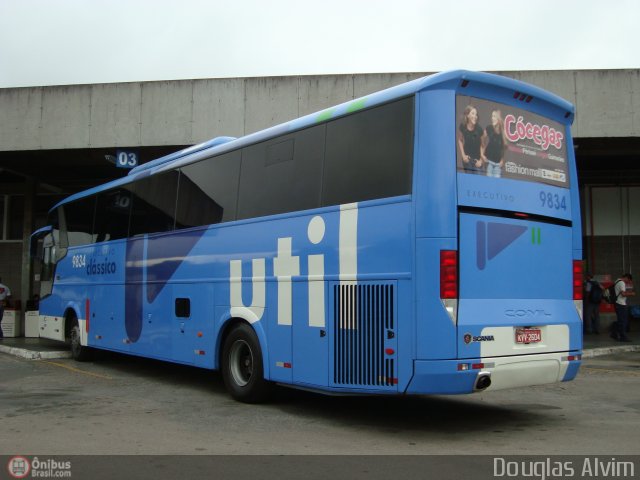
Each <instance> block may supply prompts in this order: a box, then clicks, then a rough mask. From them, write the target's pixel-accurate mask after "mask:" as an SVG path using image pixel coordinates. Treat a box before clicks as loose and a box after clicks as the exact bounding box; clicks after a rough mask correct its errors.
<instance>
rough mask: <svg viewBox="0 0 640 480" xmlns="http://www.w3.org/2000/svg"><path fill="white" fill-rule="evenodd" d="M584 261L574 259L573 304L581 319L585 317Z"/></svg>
mask: <svg viewBox="0 0 640 480" xmlns="http://www.w3.org/2000/svg"><path fill="white" fill-rule="evenodd" d="M582 273H583V271H582V261H581V260H574V261H573V304H574V305H575V306H576V311H577V312H578V315H579V316H580V320H582V319H583V318H584V312H583V307H584V306H583V304H582Z"/></svg>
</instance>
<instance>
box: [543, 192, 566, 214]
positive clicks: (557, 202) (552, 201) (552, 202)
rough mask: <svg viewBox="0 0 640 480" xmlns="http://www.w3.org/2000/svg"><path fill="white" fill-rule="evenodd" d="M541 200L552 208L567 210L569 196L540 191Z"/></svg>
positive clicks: (544, 204)
mask: <svg viewBox="0 0 640 480" xmlns="http://www.w3.org/2000/svg"><path fill="white" fill-rule="evenodd" d="M540 202H541V203H542V206H543V207H546V208H549V209H552V210H566V209H567V197H566V196H564V195H559V194H557V193H551V192H540Z"/></svg>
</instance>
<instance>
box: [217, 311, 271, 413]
mask: <svg viewBox="0 0 640 480" xmlns="http://www.w3.org/2000/svg"><path fill="white" fill-rule="evenodd" d="M221 363H222V378H223V380H224V385H225V387H226V388H227V391H228V392H229V394H230V395H231V396H232V397H233V398H234V399H236V400H238V401H240V402H244V403H260V402H264V401H265V400H267V399H268V397H269V394H270V390H271V383H270V382H268V381H267V380H265V378H264V368H263V364H262V349H261V348H260V342H259V341H258V336H257V335H256V333H255V332H254V331H253V328H251V326H250V325H248V324H246V323H240V324H238V325H236V326H235V327H234V328H233V330H231V332H229V335H227V338H226V339H225V342H224V345H223V348H222V362H221Z"/></svg>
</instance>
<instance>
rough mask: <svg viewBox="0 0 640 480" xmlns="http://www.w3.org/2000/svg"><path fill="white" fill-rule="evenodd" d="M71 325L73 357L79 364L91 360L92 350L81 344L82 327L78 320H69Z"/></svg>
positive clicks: (73, 318)
mask: <svg viewBox="0 0 640 480" xmlns="http://www.w3.org/2000/svg"><path fill="white" fill-rule="evenodd" d="M69 320H70V321H71V322H72V323H71V330H70V332H69V339H70V341H71V357H72V358H73V359H74V360H77V361H78V362H86V361H87V360H91V353H92V352H91V349H90V348H89V347H86V346H84V345H82V343H81V342H80V326H79V325H78V320H77V319H76V318H75V317H72V318H70V319H69Z"/></svg>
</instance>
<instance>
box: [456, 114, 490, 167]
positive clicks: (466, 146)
mask: <svg viewBox="0 0 640 480" xmlns="http://www.w3.org/2000/svg"><path fill="white" fill-rule="evenodd" d="M478 120H479V118H478V109H477V108H476V107H474V106H473V105H467V107H466V108H465V109H464V113H463V114H462V121H461V122H460V126H459V128H458V151H459V153H460V157H461V158H462V167H463V168H464V171H465V172H466V173H481V172H483V171H484V169H483V166H484V161H483V159H482V154H481V149H480V147H481V145H482V141H483V136H484V131H483V130H482V127H480V125H479V124H478Z"/></svg>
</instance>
